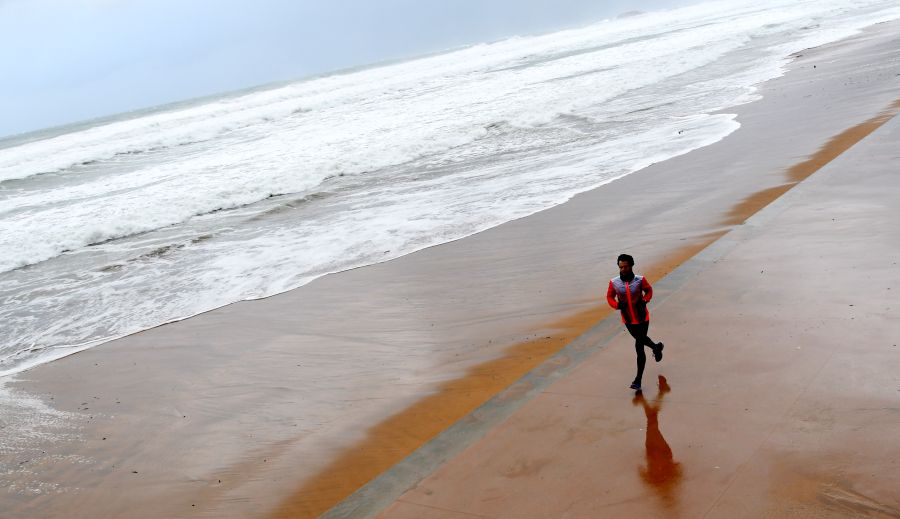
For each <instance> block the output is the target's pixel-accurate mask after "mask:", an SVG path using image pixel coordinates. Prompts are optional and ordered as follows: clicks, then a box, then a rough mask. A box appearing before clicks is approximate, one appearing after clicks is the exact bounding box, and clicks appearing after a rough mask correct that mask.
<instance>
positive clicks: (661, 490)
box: [632, 375, 681, 508]
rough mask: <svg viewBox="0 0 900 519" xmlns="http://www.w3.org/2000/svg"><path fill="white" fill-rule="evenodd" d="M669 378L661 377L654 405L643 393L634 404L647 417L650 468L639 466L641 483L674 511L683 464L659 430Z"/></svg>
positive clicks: (635, 399)
mask: <svg viewBox="0 0 900 519" xmlns="http://www.w3.org/2000/svg"><path fill="white" fill-rule="evenodd" d="M671 390H672V388H670V387H669V384H668V382H666V377H664V376H662V375H660V376H659V393H658V394H657V395H656V398H654V399H653V402H652V403H651V402H647V400H646V399H645V398H644V393H643V392H641V391H638V392H637V394H636V395H635V396H634V399H633V400H632V403H633V404H634V405H641V406H642V407H643V408H644V414H645V415H646V416H647V438H646V440H645V443H644V445H645V447H646V449H647V465H646V466H645V467H639V468H638V473H639V474H640V476H641V480H643V481H644V483H645V484H647V485H648V486H649V487H650V488H652V489H653V490H654V491H655V492H656V494H657V495H658V496H659V498H660V500H661V501H662V504H663V506H664V507H666V508H673V507H674V506H675V505H676V502H677V499H676V498H677V496H676V494H675V490H676V489H677V487H678V484H679V483H680V482H681V464H680V463H678V462H676V461H675V460H674V459H673V457H672V448H671V447H669V444H668V442H666V439H665V438H663V435H662V433H661V432H660V430H659V411H660V409H661V408H662V402H663V397H664V396H665V395H666V393H668V392H669V391H671Z"/></svg>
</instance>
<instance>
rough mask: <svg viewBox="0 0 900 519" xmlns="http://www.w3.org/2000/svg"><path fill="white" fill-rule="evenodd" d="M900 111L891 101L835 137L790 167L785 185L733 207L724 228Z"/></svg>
mask: <svg viewBox="0 0 900 519" xmlns="http://www.w3.org/2000/svg"><path fill="white" fill-rule="evenodd" d="M898 111H900V99H898V100H896V101H894V102H893V103H892V104H891V105H890V106H889V107H888V108H887V109H885V110H884V111H883V112H882V113H880V114H878V115H876V116H875V117H873V118H871V119H869V120H868V121H865V122H862V123H860V124H857V125H856V126H853V127H851V128H848V129H846V130H844V131H843V132H841V133H839V134H837V135H835V136H834V137H832V138H831V139H829V140H828V142H827V143H825V145H824V146H822V147H821V148H819V151H817V152H816V153H814V154H813V155H812V156H811V157H810V158H808V159H807V160H804V161H803V162H798V163H797V164H794V165H793V166H791V167H790V168H789V169H788V170H787V172H786V177H787V179H786V180H787V181H786V183H784V184H782V185H779V186H775V187H770V188H766V189H763V190H761V191H757V192H756V193H753V194H752V195H750V196H748V197H747V198H745V199H744V200H743V201H741V202H740V203H739V204H737V205H735V206H734V207H733V208H732V209H731V210H730V211H729V212H728V215H727V216H726V218H725V219H724V220H723V222H722V223H723V224H724V225H739V224H740V223H741V222H743V221H744V220H746V219H747V218H749V217H750V216H751V215H753V213H756V212H757V211H759V210H760V209H762V208H763V207H765V206H767V205H769V204H770V203H772V202H773V201H774V200H775V199H777V198H778V197H780V196H781V195H783V194H784V193H786V192H787V191H788V190H789V189H790V188H792V187H794V186H795V185H797V183H799V182H802V181H803V180H804V179H806V178H807V177H808V176H810V175H812V174H813V173H815V172H816V171H818V170H820V169H821V168H822V167H823V166H825V165H826V164H828V163H829V162H831V161H832V160H834V159H836V158H837V157H839V156H840V155H841V154H842V153H844V152H845V151H847V150H849V149H850V148H851V147H853V145H854V144H856V143H857V142H859V141H861V140H863V139H865V138H866V137H867V136H868V135H870V134H871V133H872V132H874V131H875V130H877V129H878V128H881V126H882V125H884V123H886V122H888V121H890V120H891V119H892V118H893V117H894V116H895V115H897V112H898Z"/></svg>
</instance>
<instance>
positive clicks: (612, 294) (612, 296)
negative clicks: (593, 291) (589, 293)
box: [606, 280, 619, 310]
mask: <svg viewBox="0 0 900 519" xmlns="http://www.w3.org/2000/svg"><path fill="white" fill-rule="evenodd" d="M606 302H607V303H609V306H611V307H613V309H615V310H618V309H619V303H618V302H617V301H616V289H615V288H613V283H612V280H609V287H608V288H607V289H606Z"/></svg>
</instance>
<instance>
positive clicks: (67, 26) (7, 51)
mask: <svg viewBox="0 0 900 519" xmlns="http://www.w3.org/2000/svg"><path fill="white" fill-rule="evenodd" d="M697 1H698V0H639V1H631V2H629V1H623V0H0V137H2V136H8V135H11V134H16V133H22V132H27V131H32V130H36V129H39V128H46V127H49V126H57V125H61V124H66V123H69V122H74V121H80V120H85V119H91V118H94V117H100V116H104V115H110V114H115V113H120V112H124V111H129V110H134V109H137V108H143V107H148V106H155V105H159V104H163V103H167V102H172V101H177V100H182V99H189V98H193V97H199V96H203V95H208V94H213V93H218V92H227V91H231V90H236V89H240V88H246V87H250V86H255V85H260V84H265V83H270V82H273V81H279V80H286V79H294V78H302V77H304V76H308V75H312V74H316V73H321V72H327V71H331V70H338V69H342V68H347V67H351V66H356V65H363V64H367V63H373V62H378V61H384V60H388V59H396V58H403V57H409V56H416V55H419V54H425V53H429V52H434V51H439V50H444V49H448V48H453V47H458V46H462V45H467V44H473V43H478V42H485V41H493V40H497V39H501V38H505V37H509V36H513V35H527V34H535V33H543V32H549V31H552V30H555V29H560V28H565V27H573V26H579V25H585V24H588V23H592V22H595V21H599V20H601V19H603V18H608V17H612V16H616V15H618V14H620V13H622V12H625V11H630V10H643V11H649V10H655V9H664V8H671V7H675V6H678V5H686V4H690V3H697Z"/></svg>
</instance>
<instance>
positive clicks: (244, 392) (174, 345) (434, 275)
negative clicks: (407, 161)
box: [0, 24, 900, 517]
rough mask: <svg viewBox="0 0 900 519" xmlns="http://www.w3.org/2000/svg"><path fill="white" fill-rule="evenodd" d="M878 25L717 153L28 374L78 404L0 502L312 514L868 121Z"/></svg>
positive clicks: (769, 95) (35, 383)
mask: <svg viewBox="0 0 900 519" xmlns="http://www.w3.org/2000/svg"><path fill="white" fill-rule="evenodd" d="M896 29H897V25H896V24H894V25H881V26H878V27H876V28H874V29H873V30H870V31H867V33H866V34H865V35H864V36H859V37H854V38H851V39H850V40H847V41H844V42H841V43H840V44H837V45H831V46H827V47H823V48H819V49H815V50H813V51H810V52H807V53H804V54H803V56H801V57H799V58H798V59H797V60H796V61H795V62H794V63H793V65H792V66H791V69H792V71H791V72H790V73H789V74H788V75H786V76H785V77H783V78H780V79H778V80H775V81H772V82H770V83H768V84H766V85H765V86H763V88H762V89H761V93H762V94H764V95H765V97H764V99H763V100H761V101H758V102H755V103H752V104H749V105H745V106H742V107H739V108H737V109H735V110H734V111H733V112H732V111H729V112H731V113H738V121H739V122H740V123H741V124H742V128H741V129H740V130H738V131H737V132H736V133H734V134H732V135H731V136H729V137H728V138H726V139H725V140H723V141H722V142H720V143H717V144H715V145H713V146H710V147H707V148H704V149H702V150H698V151H695V152H692V153H690V154H687V155H685V156H682V157H678V158H676V159H672V160H669V161H666V162H664V163H660V164H657V165H654V166H652V167H650V168H647V169H645V170H643V171H641V172H639V173H637V174H634V175H630V176H628V177H626V178H624V179H621V180H619V181H617V182H614V183H612V184H609V185H607V186H604V187H603V188H600V189H598V190H595V191H592V192H589V193H585V194H582V195H579V196H578V197H575V198H574V199H573V200H571V201H570V202H568V203H566V204H564V205H562V206H559V207H557V208H554V209H551V210H548V211H544V212H542V213H539V214H537V215H534V216H531V217H528V218H524V219H521V220H518V221H515V222H510V223H509V224H505V225H503V226H500V227H498V228H495V229H492V230H489V231H486V232H484V233H480V234H478V235H475V236H472V237H469V238H466V239H463V240H459V241H457V242H453V243H449V244H445V245H442V246H439V247H433V248H431V249H427V250H424V251H420V252H418V253H415V254H412V255H409V256H406V257H403V258H400V259H398V260H395V261H391V262H387V263H384V264H380V265H374V266H370V267H365V268H361V269H356V270H352V271H348V272H344V273H340V274H336V275H331V276H326V277H324V278H322V279H320V280H317V281H316V282H313V283H311V284H310V285H307V286H305V287H302V288H300V289H297V290H295V291H292V292H289V293H286V294H282V295H279V296H275V297H272V298H269V299H266V300H262V301H254V302H246V303H238V304H234V305H230V306H228V307H225V308H222V309H219V310H216V311H213V312H209V313H207V314H203V315H201V316H197V317H195V318H192V319H188V320H186V321H182V322H180V323H174V324H171V325H167V326H162V327H159V328H156V329H153V330H149V331H147V332H143V333H140V334H136V335H134V336H131V337H127V338H124V339H121V340H118V341H113V342H111V343H108V344H106V345H103V346H100V347H98V348H95V349H93V350H89V351H86V352H82V353H79V354H77V355H74V356H72V357H68V358H65V359H61V360H59V361H56V362H54V363H51V364H48V365H45V366H41V367H39V368H36V369H34V370H32V371H29V372H27V373H26V374H25V375H24V376H22V377H20V378H21V380H20V381H19V382H17V383H16V387H18V388H21V389H23V390H26V391H28V392H30V393H33V394H37V395H41V396H44V397H46V399H47V400H48V401H49V399H50V398H52V399H53V400H52V402H53V405H54V406H55V407H57V408H59V409H62V410H65V411H71V412H74V413H77V414H78V415H79V416H80V419H79V420H77V422H78V425H79V427H80V435H81V438H82V440H80V441H66V442H53V443H50V444H46V445H41V446H40V448H41V450H42V451H43V453H42V454H41V455H35V456H30V457H29V459H28V461H27V462H26V463H24V464H23V465H22V468H21V469H20V470H19V471H17V472H12V473H8V474H6V475H5V477H7V478H10V479H11V480H15V482H16V483H18V484H19V488H27V487H28V485H29V484H30V483H34V482H35V481H37V482H41V483H42V484H45V485H46V486H47V487H48V488H50V489H51V491H47V492H43V493H41V494H34V493H27V492H16V493H7V494H6V495H4V496H3V497H2V498H0V499H2V505H3V508H4V510H11V511H12V513H14V514H18V515H22V516H29V517H53V516H61V515H66V516H69V517H96V516H116V515H127V516H129V517H159V516H173V517H193V516H198V517H204V516H215V517H248V516H266V515H276V516H279V515H280V516H292V517H295V516H302V515H315V514H318V513H321V512H323V511H325V510H327V509H328V508H330V507H331V506H333V505H334V504H336V503H337V502H338V501H340V500H341V499H343V498H344V497H346V496H347V495H349V494H350V493H351V492H353V491H354V490H356V489H357V488H358V487H359V486H360V485H361V484H363V483H364V482H366V481H368V480H370V479H371V478H373V477H375V476H377V475H378V474H379V473H381V472H382V471H384V470H385V469H387V468H389V467H391V466H392V465H394V464H395V463H396V462H397V461H399V460H401V459H403V457H404V456H406V455H407V454H409V453H410V452H412V451H413V450H414V449H416V448H417V447H419V446H420V445H422V444H424V443H425V442H427V441H428V440H429V439H430V438H432V437H434V435H436V434H438V433H439V432H440V431H441V430H442V429H443V428H444V427H446V426H447V425H449V424H451V423H453V422H455V421H456V420H458V419H459V418H461V417H463V416H466V415H467V414H468V413H469V412H470V411H471V410H473V409H474V408H476V407H477V406H478V405H479V404H481V403H483V402H484V401H485V400H487V399H488V398H490V397H491V396H492V395H494V394H496V393H497V391H499V390H501V389H503V388H504V387H506V386H508V385H509V384H510V383H511V382H512V381H515V380H516V379H518V378H519V377H520V376H521V375H523V374H524V373H526V372H528V371H529V370H531V369H532V368H534V367H535V366H538V365H540V364H541V362H542V361H544V360H545V359H546V358H548V357H549V356H550V355H552V354H553V353H554V352H556V351H558V349H559V348H561V347H563V346H564V345H565V344H567V343H569V342H570V341H571V339H572V338H573V337H575V336H578V335H580V334H581V333H582V332H584V331H586V330H588V329H589V328H591V327H592V326H593V325H595V324H596V323H597V322H600V321H601V320H602V319H603V318H604V317H605V316H606V315H607V312H608V311H607V310H606V309H605V308H604V304H605V303H603V302H602V295H603V292H604V290H605V286H606V280H607V279H608V278H609V277H610V276H611V275H612V273H613V271H614V258H615V256H616V255H617V254H618V253H619V252H622V251H625V250H627V251H629V252H631V253H632V254H634V255H635V256H636V257H637V258H638V261H639V265H638V268H640V269H641V270H642V271H643V272H644V273H646V274H647V275H648V276H650V279H651V280H656V279H660V278H662V277H663V276H664V275H665V274H666V273H668V272H670V271H671V270H672V269H674V268H675V267H677V266H678V265H679V264H681V263H682V262H684V261H685V260H686V259H688V258H689V257H691V256H692V255H693V254H694V253H696V252H697V251H699V250H701V249H703V248H704V247H705V246H706V245H708V244H709V243H711V242H713V241H714V240H715V239H716V238H718V237H720V236H722V235H723V234H724V233H726V232H728V231H729V230H731V229H732V228H734V227H735V226H738V227H740V226H739V225H738V224H739V223H740V221H742V219H741V216H743V215H750V214H752V213H753V212H754V211H755V210H756V209H758V208H760V207H762V206H764V205H765V204H767V203H768V202H770V201H771V200H772V199H774V198H775V196H774V195H776V194H778V193H780V191H779V190H784V189H786V188H785V186H786V185H790V184H791V183H792V182H793V183H795V182H796V181H797V180H798V179H799V178H794V177H791V176H790V175H789V174H787V172H788V171H789V170H790V168H791V167H793V166H795V165H799V164H803V163H804V162H805V161H807V160H808V159H809V158H810V157H815V156H817V155H816V153H817V151H818V150H820V149H831V148H833V147H834V146H833V145H832V146H830V147H829V146H825V147H824V148H823V145H825V144H826V143H828V142H829V140H830V139H834V138H836V137H837V136H840V135H844V134H845V132H847V131H849V130H851V129H853V128H856V127H862V128H869V127H870V126H872V125H874V124H876V122H877V121H876V122H873V120H874V118H877V117H880V116H881V114H883V113H885V111H886V110H889V109H890V108H889V107H890V106H891V105H892V103H895V101H896V98H897V80H896V77H897V76H896V74H897V73H900V65H898V64H897V59H896V55H897V54H896V53H897V49H898V48H900V46H898V40H897V39H896V38H895V37H894V36H892V34H896V33H897V30H896ZM813 65H816V68H813ZM848 79H852V81H848ZM867 124H868V125H869V126H866V125H867ZM858 133H859V132H858ZM862 133H865V132H864V131H863V132H862ZM854 135H855V134H854ZM847 139H849V140H847V142H850V141H852V137H847ZM857 140H858V139H857ZM760 150H765V153H760ZM832 158H833V157H832ZM810 168H811V167H810ZM810 168H807V169H810ZM813 169H814V168H813ZM635 191H637V192H640V193H642V196H640V197H638V198H635V197H626V196H625V194H626V193H633V192H635ZM761 193H765V194H761ZM651 258H652V259H651ZM601 303H602V304H601ZM654 315H655V316H656V315H657V314H654ZM694 333H698V331H695V332H694ZM384 345H390V348H386V347H383V346H384ZM398 347H400V348H402V349H403V351H408V352H409V353H408V354H407V355H402V356H397V355H396V354H395V353H394V352H396V351H397V348H398ZM361 352H364V354H362V353H361ZM616 365H617V364H612V365H611V367H614V366H616ZM626 371H628V370H627V369H626ZM617 387H618V386H617ZM629 405H630V404H629ZM335 409H337V410H338V411H339V413H338V414H337V417H335V416H336V415H335V414H334V412H333V411H334V410H335Z"/></svg>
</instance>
